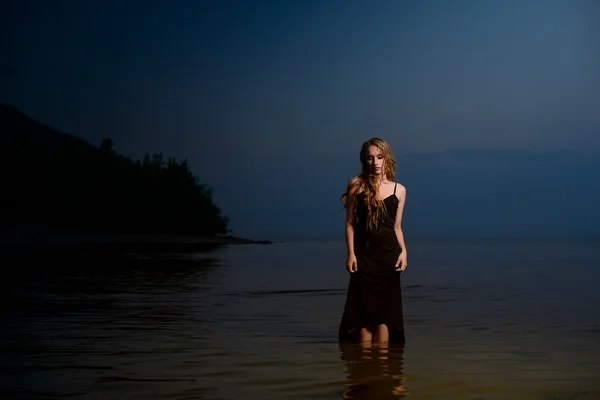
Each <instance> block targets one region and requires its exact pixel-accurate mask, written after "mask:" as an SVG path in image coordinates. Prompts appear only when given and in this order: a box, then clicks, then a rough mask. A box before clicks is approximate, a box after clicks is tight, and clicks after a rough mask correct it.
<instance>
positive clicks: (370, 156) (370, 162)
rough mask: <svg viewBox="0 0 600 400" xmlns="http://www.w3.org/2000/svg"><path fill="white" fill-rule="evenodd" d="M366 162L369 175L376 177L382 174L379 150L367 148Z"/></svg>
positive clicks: (381, 159) (382, 161) (381, 160)
mask: <svg viewBox="0 0 600 400" xmlns="http://www.w3.org/2000/svg"><path fill="white" fill-rule="evenodd" d="M366 161H367V166H368V167H369V171H370V172H371V173H373V174H376V175H381V174H382V173H383V163H384V159H383V154H381V150H379V148H378V147H377V146H369V148H368V149H367V157H366Z"/></svg>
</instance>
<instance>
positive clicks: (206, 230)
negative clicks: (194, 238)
mask: <svg viewBox="0 0 600 400" xmlns="http://www.w3.org/2000/svg"><path fill="white" fill-rule="evenodd" d="M0 140H1V143H2V146H1V147H2V149H1V150H0V152H1V153H2V154H1V156H2V157H1V159H2V164H3V165H2V168H1V170H2V186H3V190H2V197H3V204H4V205H5V206H4V207H3V208H2V211H0V223H1V224H2V225H4V226H9V227H10V226H18V225H24V224H25V225H34V226H40V227H43V228H48V229H57V230H68V231H72V230H75V231H87V232H114V233H117V232H118V233H187V234H198V235H205V236H213V235H217V234H223V233H226V232H227V218H226V217H223V216H222V215H221V211H220V209H219V208H218V207H217V206H216V205H215V204H214V203H213V200H212V194H211V191H210V188H208V187H206V186H205V185H202V184H199V183H198V180H197V178H196V176H195V175H194V174H193V173H192V172H191V170H190V168H189V166H188V164H187V162H185V161H183V162H177V161H175V160H173V159H169V160H167V161H164V160H163V157H162V155H161V154H157V155H154V156H153V157H150V156H148V155H147V156H146V157H145V158H144V160H141V161H133V160H131V159H129V158H126V157H123V156H121V155H119V154H118V153H116V152H115V151H114V150H113V148H112V147H113V146H112V141H111V140H110V139H105V140H104V141H103V142H102V144H101V145H100V146H99V147H96V146H93V145H92V144H90V143H88V142H86V141H84V140H82V139H80V138H77V137H75V136H72V135H69V134H66V133H63V132H59V131H57V130H55V129H53V128H51V127H48V126H45V125H43V124H41V123H39V122H37V121H35V120H33V119H31V118H29V117H28V116H27V115H25V114H23V113H22V112H20V111H19V110H18V109H16V108H14V107H12V106H8V105H0Z"/></svg>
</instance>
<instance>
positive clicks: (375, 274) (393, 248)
mask: <svg viewBox="0 0 600 400" xmlns="http://www.w3.org/2000/svg"><path fill="white" fill-rule="evenodd" d="M383 201H384V203H385V212H384V213H383V216H382V217H381V219H380V221H379V224H378V230H377V231H376V232H369V231H368V230H367V205H366V202H365V196H364V193H361V194H359V195H358V196H357V198H356V202H357V204H356V222H355V224H354V253H355V255H356V261H357V271H356V272H354V273H352V274H350V283H349V284H348V292H347V294H346V304H345V306H344V312H343V315H342V320H341V323H340V327H339V340H340V341H352V342H357V341H359V340H360V329H361V328H363V327H366V328H369V330H370V331H371V332H373V333H375V331H376V330H377V326H379V325H380V324H385V325H386V326H387V327H388V331H389V334H390V343H392V342H396V343H404V342H405V337H404V315H403V310H402V288H401V285H400V274H401V272H400V271H396V269H395V266H396V262H397V261H398V256H399V255H400V253H401V252H402V249H401V247H400V244H399V243H398V239H397V238H396V233H395V231H394V220H395V218H396V211H397V208H398V198H397V197H396V187H394V194H392V195H390V196H388V197H387V198H385V199H384V200H383Z"/></svg>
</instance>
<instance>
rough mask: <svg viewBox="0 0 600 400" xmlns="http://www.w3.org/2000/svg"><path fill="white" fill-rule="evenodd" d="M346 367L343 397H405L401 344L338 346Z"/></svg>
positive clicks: (402, 348) (402, 349) (383, 398)
mask: <svg viewBox="0 0 600 400" xmlns="http://www.w3.org/2000/svg"><path fill="white" fill-rule="evenodd" d="M340 353H341V359H342V361H343V362H344V364H345V365H346V367H347V383H346V385H347V386H348V389H346V390H344V391H343V392H342V394H341V397H342V398H343V399H382V400H385V399H401V398H403V397H405V396H406V394H407V392H406V388H405V387H404V381H405V380H406V379H405V377H404V375H403V372H402V367H403V362H404V347H403V346H391V347H388V346H363V345H353V344H341V345H340Z"/></svg>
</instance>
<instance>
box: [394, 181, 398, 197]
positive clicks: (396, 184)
mask: <svg viewBox="0 0 600 400" xmlns="http://www.w3.org/2000/svg"><path fill="white" fill-rule="evenodd" d="M396 186H398V182H396V183H395V184H394V194H396Z"/></svg>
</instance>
